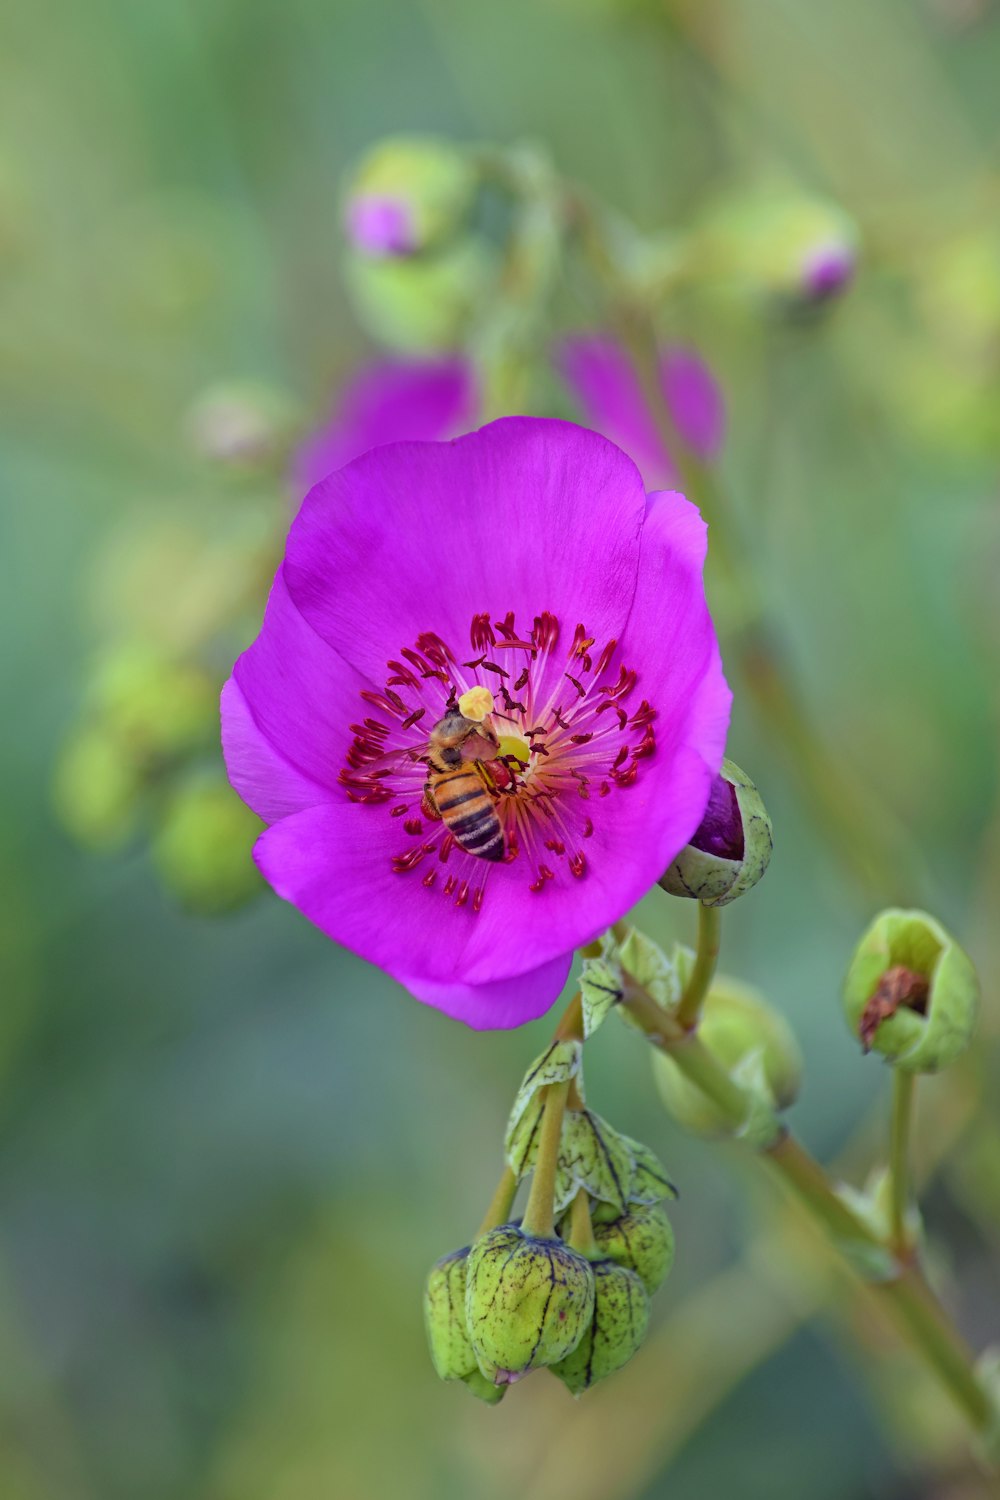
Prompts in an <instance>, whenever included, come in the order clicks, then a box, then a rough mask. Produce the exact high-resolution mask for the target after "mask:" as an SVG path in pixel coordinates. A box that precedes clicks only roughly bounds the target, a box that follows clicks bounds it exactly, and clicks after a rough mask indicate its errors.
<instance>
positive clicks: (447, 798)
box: [428, 766, 504, 861]
mask: <svg viewBox="0 0 1000 1500" xmlns="http://www.w3.org/2000/svg"><path fill="white" fill-rule="evenodd" d="M428 787H429V789H430V791H431V795H432V797H433V799H434V805H435V806H436V808H437V810H438V812H439V813H440V814H441V820H442V822H443V823H444V825H445V827H446V828H447V830H448V832H449V833H450V834H451V835H452V837H453V838H454V840H455V842H456V843H457V844H460V845H461V847H462V848H463V849H464V850H465V851H466V852H467V853H468V854H475V855H476V856H477V858H479V859H489V860H493V861H497V860H501V859H503V856H504V848H503V829H502V828H501V826H500V819H499V817H498V816H497V810H496V808H495V807H494V805H493V799H492V797H491V796H490V794H489V792H488V791H487V790H486V787H485V785H484V782H483V779H482V777H481V776H480V774H479V773H478V771H475V770H473V769H472V768H471V767H470V766H462V767H460V768H459V769H458V770H455V771H446V772H444V773H443V774H442V773H437V774H432V775H431V776H430V778H429V779H428Z"/></svg>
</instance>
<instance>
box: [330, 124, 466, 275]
mask: <svg viewBox="0 0 1000 1500" xmlns="http://www.w3.org/2000/svg"><path fill="white" fill-rule="evenodd" d="M475 185H476V177H475V172H474V169H473V167H472V164H471V162H470V160H469V158H468V156H467V155H466V154H465V152H463V151H461V150H460V149H459V148H458V147H457V146H455V145H453V144H452V143H451V142H450V141H447V140H443V139H437V138H435V137H432V136H398V137H393V138H391V139H389V140H384V141H380V142H379V144H378V145H376V146H374V147H372V149H371V150H370V151H369V152H368V153H367V155H366V156H364V157H363V158H362V160H361V161H360V162H359V164H358V166H357V169H356V171H355V173H354V176H353V177H352V179H351V181H350V183H349V185H348V189H347V193H346V195H345V202H344V228H345V230H346V233H347V236H348V238H349V240H350V241H351V243H352V245H353V246H354V248H355V249H356V250H358V251H359V252H360V253H361V254H363V255H370V256H373V257H375V258H382V257H386V258H393V257H397V258H398V257H406V256H410V255H416V254H419V253H420V252H421V251H424V250H427V249H429V248H431V247H433V246H435V245H438V244H441V243H442V242H443V241H444V240H447V239H448V238H450V236H451V235H452V234H453V233H454V232H455V231H456V230H458V229H459V228H460V227H461V226H462V224H463V223H464V221H465V219H466V217H467V215H468V212H469V209H470V207H471V204H472V198H473V193H474V191H475Z"/></svg>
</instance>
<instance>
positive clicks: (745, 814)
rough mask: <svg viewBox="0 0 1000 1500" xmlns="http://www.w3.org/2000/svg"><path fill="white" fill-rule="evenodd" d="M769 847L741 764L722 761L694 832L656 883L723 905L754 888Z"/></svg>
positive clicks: (767, 830)
mask: <svg viewBox="0 0 1000 1500" xmlns="http://www.w3.org/2000/svg"><path fill="white" fill-rule="evenodd" d="M773 848H774V839H773V837H772V833H771V820H770V818H769V817H768V815H767V809H766V808H765V806H764V803H763V801H762V799H761V795H760V793H759V792H758V790H757V788H756V787H755V786H754V784H753V782H752V781H751V780H750V778H749V776H747V775H746V773H745V772H743V771H741V770H740V768H739V766H737V765H735V764H734V763H733V762H732V761H731V760H724V761H723V762H722V770H721V771H720V772H719V775H718V776H717V777H716V778H715V781H714V783H713V785H712V791H711V793H710V795H709V799H708V806H707V808H706V809H705V816H704V818H703V819H702V821H701V824H700V826H699V828H698V830H697V832H696V833H695V834H694V836H693V838H692V839H691V842H690V843H689V844H685V846H684V848H683V849H682V850H681V851H680V853H679V854H678V855H677V857H676V859H674V861H673V862H672V863H671V864H670V865H669V866H668V868H667V870H666V872H665V874H664V875H663V876H662V878H661V880H660V882H659V883H660V885H661V886H662V888H663V889H664V890H665V891H667V892H668V893H669V894H670V895H671V896H689V897H692V898H694V899H695V900H697V901H701V902H702V903H703V904H704V905H705V906H727V905H728V904H729V902H730V901H735V900H736V899H737V897H738V896H742V895H743V894H744V893H745V892H746V891H749V890H751V889H752V887H753V886H755V885H756V884H757V882H758V880H760V878H761V876H762V875H763V874H764V871H765V870H766V869H767V867H768V864H769V863H770V859H771V851H772V849H773Z"/></svg>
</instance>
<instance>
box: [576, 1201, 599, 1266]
mask: <svg viewBox="0 0 1000 1500" xmlns="http://www.w3.org/2000/svg"><path fill="white" fill-rule="evenodd" d="M569 1225H570V1229H569V1243H570V1247H571V1248H572V1249H573V1250H577V1251H579V1253H580V1254H581V1255H586V1256H587V1257H588V1258H589V1259H590V1260H597V1259H599V1258H600V1255H601V1250H600V1247H599V1245H598V1243H597V1241H596V1240H595V1239H594V1226H593V1223H592V1221H591V1218H590V1198H589V1196H588V1193H587V1189H586V1188H580V1189H579V1191H578V1192H577V1195H576V1197H575V1198H574V1199H573V1207H572V1209H571V1210H570V1219H569Z"/></svg>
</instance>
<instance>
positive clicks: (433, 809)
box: [420, 781, 441, 822]
mask: <svg viewBox="0 0 1000 1500" xmlns="http://www.w3.org/2000/svg"><path fill="white" fill-rule="evenodd" d="M420 811H421V812H422V813H423V815H424V817H425V818H429V819H430V820H431V821H432V822H433V821H435V820H437V821H438V822H440V821H441V814H440V813H439V812H438V807H437V803H436V802H435V801H434V793H433V791H432V790H431V784H430V782H429V781H425V782H424V794H423V796H422V797H421V799H420Z"/></svg>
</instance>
